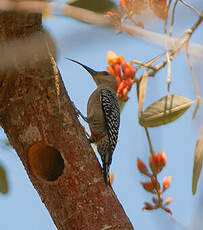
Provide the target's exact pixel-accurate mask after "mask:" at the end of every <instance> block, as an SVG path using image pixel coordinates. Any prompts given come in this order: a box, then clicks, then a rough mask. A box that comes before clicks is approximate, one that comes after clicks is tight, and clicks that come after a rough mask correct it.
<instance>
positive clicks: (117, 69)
mask: <svg viewBox="0 0 203 230" xmlns="http://www.w3.org/2000/svg"><path fill="white" fill-rule="evenodd" d="M114 70H115V73H116V76H121V67H120V65H119V64H115V66H114Z"/></svg>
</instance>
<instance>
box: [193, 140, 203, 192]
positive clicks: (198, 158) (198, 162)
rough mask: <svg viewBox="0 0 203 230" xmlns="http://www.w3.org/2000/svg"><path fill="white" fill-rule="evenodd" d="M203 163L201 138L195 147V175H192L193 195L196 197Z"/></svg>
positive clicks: (202, 142)
mask: <svg viewBox="0 0 203 230" xmlns="http://www.w3.org/2000/svg"><path fill="white" fill-rule="evenodd" d="M202 163H203V137H201V138H200V139H199V140H198V141H197V143H196V147H195V153H194V163H193V175H192V194H193V195H194V194H195V193H196V190H197V183H198V180H199V176H200V173H201V170H202Z"/></svg>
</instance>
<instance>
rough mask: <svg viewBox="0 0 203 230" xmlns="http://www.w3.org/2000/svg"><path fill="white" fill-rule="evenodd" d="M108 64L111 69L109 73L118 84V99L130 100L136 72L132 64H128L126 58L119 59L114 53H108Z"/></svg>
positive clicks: (108, 69)
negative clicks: (129, 94)
mask: <svg viewBox="0 0 203 230" xmlns="http://www.w3.org/2000/svg"><path fill="white" fill-rule="evenodd" d="M107 62H108V65H109V67H108V68H107V71H108V72H109V73H110V74H112V75H113V76H114V77H115V78H116V80H117V83H118V88H117V97H118V99H119V100H120V101H123V102H126V101H127V100H128V96H127V94H128V92H129V91H130V89H131V87H132V85H133V83H134V82H133V79H134V77H135V70H134V68H133V66H132V64H127V63H126V61H125V59H124V57H123V56H122V55H121V56H120V57H118V56H117V55H116V54H115V53H114V52H113V51H108V52H107Z"/></svg>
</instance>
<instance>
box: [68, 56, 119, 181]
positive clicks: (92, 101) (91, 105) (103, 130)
mask: <svg viewBox="0 0 203 230" xmlns="http://www.w3.org/2000/svg"><path fill="white" fill-rule="evenodd" d="M67 59H68V60H70V61H73V62H75V63H77V64H79V65H81V66H82V67H83V68H85V69H86V70H87V71H88V72H89V73H90V74H91V76H92V78H93V80H94V81H95V83H96V85H97V89H96V90H95V91H94V92H93V93H92V94H91V95H90V97H89V100H88V104H87V117H85V116H83V114H82V113H81V112H80V111H79V110H78V109H77V108H76V112H77V114H78V115H80V116H81V117H82V118H83V119H84V120H85V121H86V122H87V123H88V125H89V128H90V132H91V137H90V138H89V141H90V142H91V143H96V145H97V151H98V152H99V154H100V156H101V160H102V164H103V170H102V171H103V175H104V180H105V183H106V184H107V185H110V182H109V167H110V164H111V161H112V155H113V152H114V149H115V147H116V144H117V140H118V131H119V125H120V106H119V103H118V99H117V96H116V89H117V87H118V84H117V81H116V79H115V78H114V77H113V76H112V75H111V74H109V73H108V72H106V71H95V70H93V69H91V68H90V67H88V66H86V65H84V64H81V63H80V62H78V61H75V60H72V59H69V58H67Z"/></svg>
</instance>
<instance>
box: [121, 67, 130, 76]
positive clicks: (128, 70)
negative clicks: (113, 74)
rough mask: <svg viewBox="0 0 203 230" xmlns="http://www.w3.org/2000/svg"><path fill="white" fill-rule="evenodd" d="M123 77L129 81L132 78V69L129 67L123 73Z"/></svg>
mask: <svg viewBox="0 0 203 230" xmlns="http://www.w3.org/2000/svg"><path fill="white" fill-rule="evenodd" d="M123 77H124V79H128V78H130V77H131V71H130V68H129V67H128V66H127V67H126V68H125V69H124V71H123Z"/></svg>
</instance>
